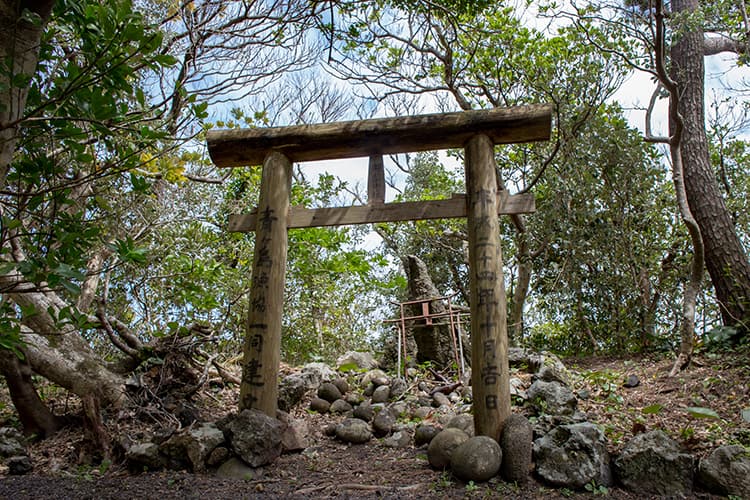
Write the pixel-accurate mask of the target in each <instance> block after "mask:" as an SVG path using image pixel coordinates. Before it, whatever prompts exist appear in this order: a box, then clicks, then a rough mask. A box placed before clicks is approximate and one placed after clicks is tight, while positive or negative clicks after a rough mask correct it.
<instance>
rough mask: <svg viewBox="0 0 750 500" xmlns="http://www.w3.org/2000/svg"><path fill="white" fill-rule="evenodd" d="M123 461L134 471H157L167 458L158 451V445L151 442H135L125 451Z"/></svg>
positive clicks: (164, 464)
mask: <svg viewBox="0 0 750 500" xmlns="http://www.w3.org/2000/svg"><path fill="white" fill-rule="evenodd" d="M125 463H127V465H128V468H129V469H130V470H131V471H134V472H144V471H152V472H153V471H158V470H161V469H163V468H164V467H165V466H166V463H167V460H166V457H164V456H163V455H162V454H161V453H159V445H158V444H156V443H151V442H144V443H136V444H134V445H133V446H131V447H130V448H128V449H127V451H126V452H125Z"/></svg>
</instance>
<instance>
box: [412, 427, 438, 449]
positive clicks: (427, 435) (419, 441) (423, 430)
mask: <svg viewBox="0 0 750 500" xmlns="http://www.w3.org/2000/svg"><path fill="white" fill-rule="evenodd" d="M438 433H440V429H438V428H437V427H435V426H434V425H429V424H422V425H420V426H419V427H417V429H416V430H415V431H414V446H416V447H420V446H422V445H425V444H430V442H431V441H432V440H433V438H434V437H435V436H437V435H438Z"/></svg>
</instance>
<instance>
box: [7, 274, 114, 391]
mask: <svg viewBox="0 0 750 500" xmlns="http://www.w3.org/2000/svg"><path fill="white" fill-rule="evenodd" d="M13 281H14V279H13V278H12V277H9V276H8V275H5V276H0V286H2V287H3V288H4V289H5V290H8V291H9V292H8V293H7V294H6V297H7V298H8V299H9V300H11V301H13V302H15V303H16V304H18V305H19V306H20V307H22V308H23V309H24V310H26V311H34V314H30V315H28V316H26V317H24V318H23V320H22V322H23V325H22V328H21V334H22V337H21V338H22V340H23V342H24V353H25V354H26V357H27V360H28V363H29V365H30V366H31V368H32V369H33V370H34V372H36V373H38V374H39V375H41V376H43V377H45V378H46V379H48V380H50V381H52V382H54V383H55V384H57V385H59V386H61V387H64V388H65V389H67V390H69V391H70V392H72V393H74V394H76V395H79V396H86V395H89V394H94V395H96V396H97V397H98V398H99V399H100V400H101V401H102V403H103V404H114V405H118V404H120V403H121V402H122V400H123V398H124V397H125V392H124V383H125V379H124V378H123V377H122V376H121V375H118V374H115V373H114V372H112V371H111V370H109V369H108V368H107V366H106V365H105V364H104V361H103V360H102V358H101V357H99V356H98V355H97V354H96V353H95V352H94V351H93V350H92V349H91V347H90V346H89V345H88V343H86V341H85V340H84V339H83V338H82V337H81V335H80V334H79V332H78V331H77V330H76V327H75V326H73V325H72V324H59V323H58V322H56V321H55V320H54V317H56V316H59V314H60V311H61V310H62V309H63V308H64V307H67V306H68V305H67V304H66V303H65V302H64V301H63V300H62V299H61V298H60V297H59V296H58V295H57V294H56V293H54V292H51V291H39V290H38V288H37V287H36V286H35V285H33V284H31V283H25V282H20V283H13Z"/></svg>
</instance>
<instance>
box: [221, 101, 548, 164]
mask: <svg viewBox="0 0 750 500" xmlns="http://www.w3.org/2000/svg"><path fill="white" fill-rule="evenodd" d="M551 128H552V106H551V105H548V104H537V105H529V106H516V107H511V108H493V109H482V110H474V111H459V112H455V113H438V114H428V115H416V116H404V117H398V118H377V119H371V120H355V121H346V122H334V123H320V124H314V125H295V126H290V127H274V128H252V129H235V130H211V131H209V132H208V134H207V142H208V152H209V154H210V155H211V159H212V160H213V162H214V164H215V165H216V166H218V167H241V166H254V165H260V164H262V163H263V160H264V158H265V157H266V155H267V154H268V153H269V152H271V151H279V152H281V153H283V154H285V155H286V156H287V157H288V158H289V159H290V160H292V161H294V162H303V161H317V160H332V159H340V158H341V159H343V158H358V157H363V156H372V155H378V154H397V153H410V152H417V151H431V150H438V149H450V148H462V147H464V145H465V144H466V142H467V141H468V140H469V139H470V138H471V137H473V136H475V135H477V134H484V135H486V136H488V137H489V138H490V140H491V141H492V142H493V143H494V144H510V143H518V142H530V141H541V140H548V139H549V137H550V132H551Z"/></svg>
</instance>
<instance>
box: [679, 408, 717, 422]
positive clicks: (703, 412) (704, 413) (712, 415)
mask: <svg viewBox="0 0 750 500" xmlns="http://www.w3.org/2000/svg"><path fill="white" fill-rule="evenodd" d="M685 411H686V412H687V413H688V414H689V415H690V416H691V417H693V418H705V419H720V418H721V417H720V416H719V414H718V413H716V412H715V411H714V410H712V409H710V408H703V407H699V406H692V407H688V408H685Z"/></svg>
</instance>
